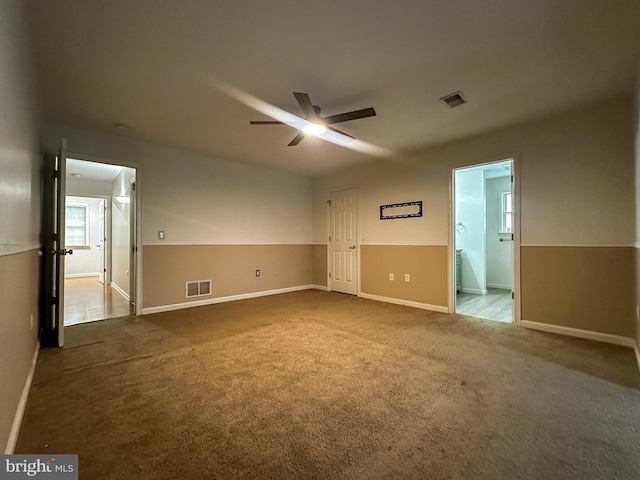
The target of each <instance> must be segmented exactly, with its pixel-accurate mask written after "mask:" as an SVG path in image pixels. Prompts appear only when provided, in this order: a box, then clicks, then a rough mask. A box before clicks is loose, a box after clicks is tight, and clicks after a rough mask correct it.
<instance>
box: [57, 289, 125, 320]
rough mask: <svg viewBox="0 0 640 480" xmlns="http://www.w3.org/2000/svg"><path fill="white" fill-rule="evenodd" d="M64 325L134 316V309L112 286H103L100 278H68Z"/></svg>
mask: <svg viewBox="0 0 640 480" xmlns="http://www.w3.org/2000/svg"><path fill="white" fill-rule="evenodd" d="M64 287H65V303H64V324H65V326H69V325H76V324H78V323H85V322H93V321H96V320H105V319H108V318H115V317H125V316H127V315H133V314H134V313H135V312H134V309H133V307H132V306H131V305H130V304H129V302H128V301H127V300H125V299H124V297H123V296H122V295H120V294H119V293H118V292H117V291H115V290H114V289H113V288H112V287H111V286H110V285H103V284H101V283H100V282H99V281H98V277H79V278H66V279H65V281H64Z"/></svg>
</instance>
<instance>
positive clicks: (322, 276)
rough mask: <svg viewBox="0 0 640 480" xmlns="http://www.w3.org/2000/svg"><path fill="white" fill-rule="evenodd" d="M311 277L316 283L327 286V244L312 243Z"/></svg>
mask: <svg viewBox="0 0 640 480" xmlns="http://www.w3.org/2000/svg"><path fill="white" fill-rule="evenodd" d="M311 252H312V258H311V269H312V270H311V271H312V273H311V275H312V276H311V278H312V282H313V284H314V285H319V286H321V287H326V286H327V246H326V245H318V244H314V245H312V250H311Z"/></svg>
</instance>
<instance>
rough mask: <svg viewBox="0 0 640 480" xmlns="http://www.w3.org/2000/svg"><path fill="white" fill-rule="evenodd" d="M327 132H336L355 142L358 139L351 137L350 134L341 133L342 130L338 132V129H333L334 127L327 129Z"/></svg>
mask: <svg viewBox="0 0 640 480" xmlns="http://www.w3.org/2000/svg"><path fill="white" fill-rule="evenodd" d="M327 130H331V131H332V132H336V133H339V134H340V135H344V136H345V137H349V138H350V139H352V140H355V139H356V137H352V136H351V135H349V134H348V133H344V132H341V131H340V130H338V129H337V128H333V127H327Z"/></svg>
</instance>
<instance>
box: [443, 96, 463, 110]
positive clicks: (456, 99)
mask: <svg viewBox="0 0 640 480" xmlns="http://www.w3.org/2000/svg"><path fill="white" fill-rule="evenodd" d="M440 101H441V102H444V103H446V104H447V105H449V108H453V107H459V106H460V105H464V104H465V103H467V100H466V99H465V98H464V97H463V96H462V92H455V93H450V94H449V95H447V96H445V97H442V98H441V99H440Z"/></svg>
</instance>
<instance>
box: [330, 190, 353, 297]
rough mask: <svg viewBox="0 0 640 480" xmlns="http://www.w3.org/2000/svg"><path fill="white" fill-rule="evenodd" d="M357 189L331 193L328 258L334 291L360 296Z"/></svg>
mask: <svg viewBox="0 0 640 480" xmlns="http://www.w3.org/2000/svg"><path fill="white" fill-rule="evenodd" d="M356 193H357V192H356V189H355V188H349V189H346V190H340V191H337V192H331V197H330V200H331V214H330V219H331V231H330V237H329V255H330V272H329V275H330V276H331V290H332V291H336V292H341V293H348V294H351V295H357V294H358V273H357V272H358V255H357V243H356V239H357V236H358V233H357V221H356V219H357V195H356Z"/></svg>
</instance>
